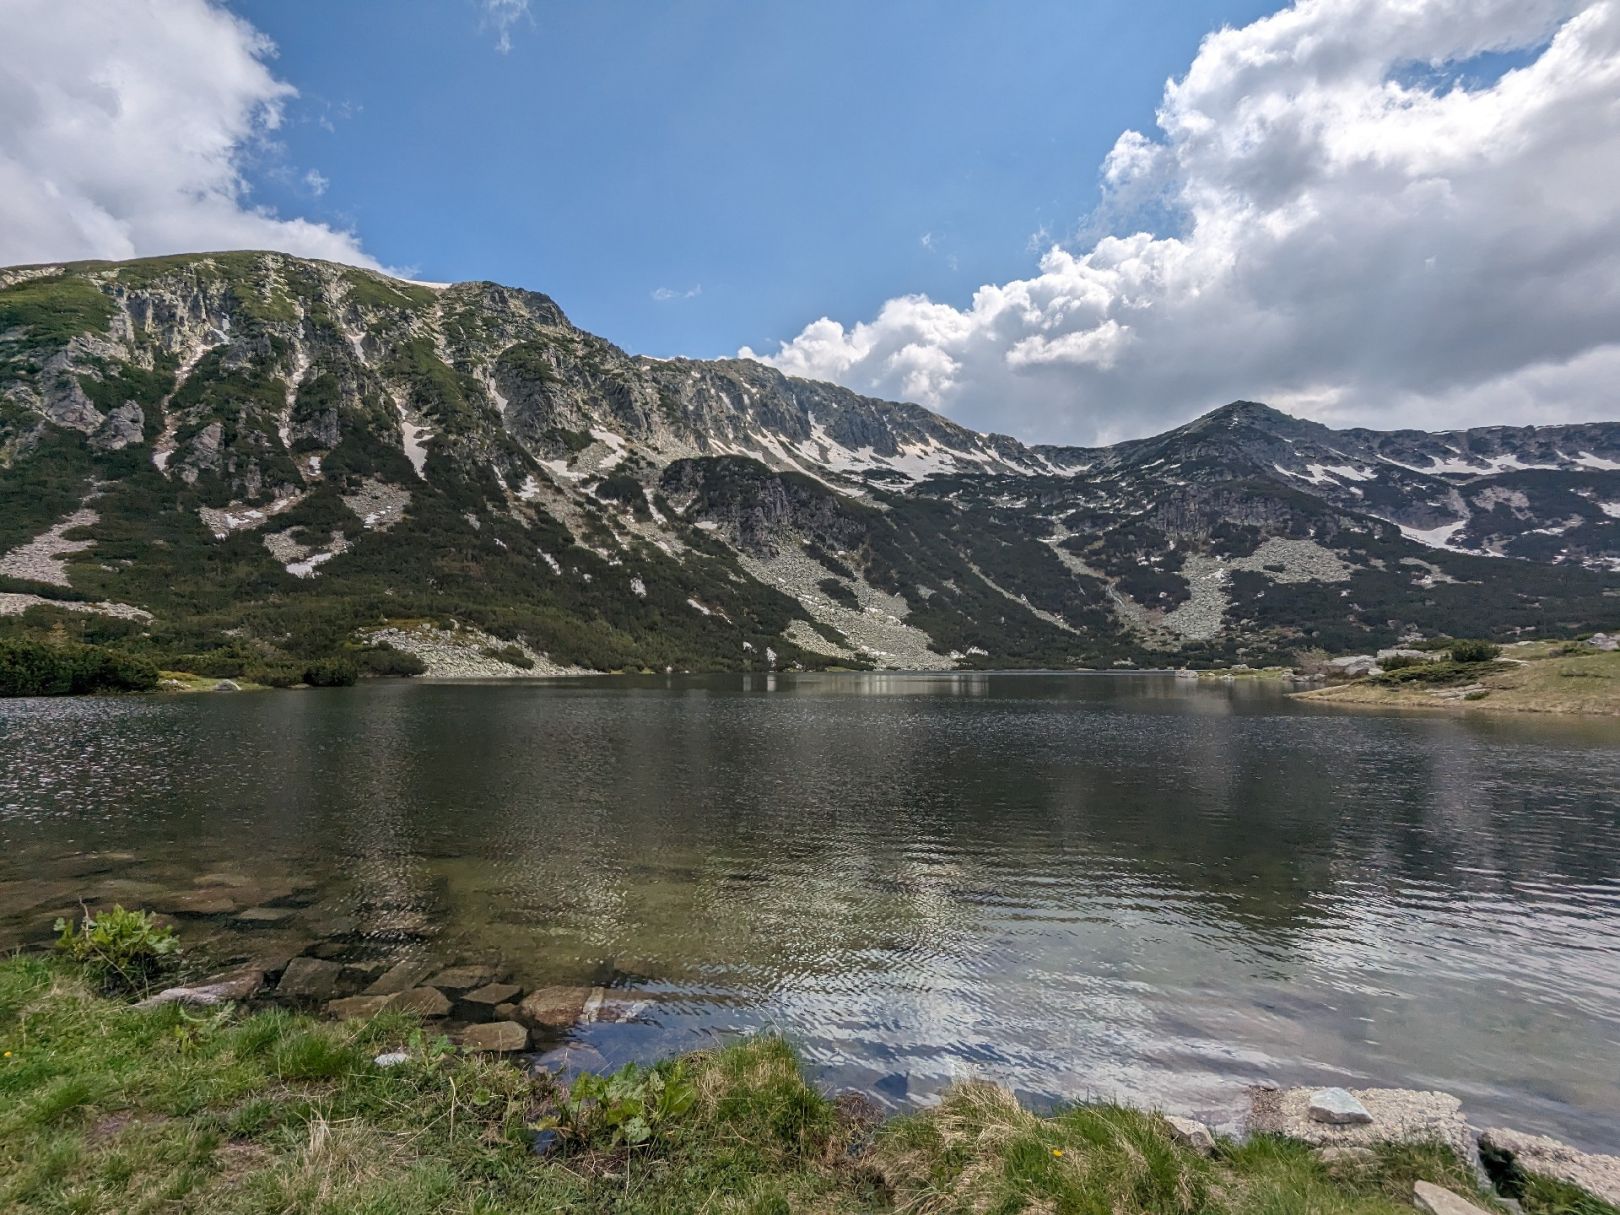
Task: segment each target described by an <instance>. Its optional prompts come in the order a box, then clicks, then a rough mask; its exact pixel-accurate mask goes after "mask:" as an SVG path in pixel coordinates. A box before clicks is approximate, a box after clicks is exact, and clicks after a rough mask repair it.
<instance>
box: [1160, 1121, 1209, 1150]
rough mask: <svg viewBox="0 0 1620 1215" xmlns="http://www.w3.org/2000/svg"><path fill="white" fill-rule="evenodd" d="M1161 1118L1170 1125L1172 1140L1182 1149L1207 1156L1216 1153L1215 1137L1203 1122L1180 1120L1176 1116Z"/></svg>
mask: <svg viewBox="0 0 1620 1215" xmlns="http://www.w3.org/2000/svg"><path fill="white" fill-rule="evenodd" d="M1161 1117H1162V1118H1163V1119H1164V1120H1165V1121H1166V1122H1168V1123H1169V1124H1170V1138H1172V1139H1174V1140H1175V1141H1176V1142H1177V1143H1179V1144H1181V1146H1182V1147H1186V1148H1191V1149H1192V1150H1193V1151H1195V1152H1202V1153H1203V1154H1204V1155H1206V1156H1208V1155H1209V1154H1211V1153H1212V1152H1214V1150H1215V1136H1214V1135H1213V1134H1211V1133H1210V1129H1209V1128H1208V1127H1207V1126H1205V1125H1204V1124H1203V1123H1202V1122H1199V1121H1198V1120H1197V1119H1195V1118H1178V1117H1177V1116H1176V1115H1175V1114H1163V1115H1161Z"/></svg>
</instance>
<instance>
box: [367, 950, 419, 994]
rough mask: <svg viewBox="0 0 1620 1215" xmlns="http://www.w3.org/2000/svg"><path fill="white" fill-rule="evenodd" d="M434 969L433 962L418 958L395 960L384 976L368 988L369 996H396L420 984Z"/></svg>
mask: <svg viewBox="0 0 1620 1215" xmlns="http://www.w3.org/2000/svg"><path fill="white" fill-rule="evenodd" d="M432 970H433V963H431V962H424V961H421V960H420V959H417V958H406V959H405V960H404V961H403V962H395V963H394V964H393V966H391V967H389V968H388V969H387V970H386V971H384V972H383V974H382V976H381V977H380V978H378V979H377V981H376V982H374V983H372V984H371V986H370V987H367V988H366V995H368V996H396V995H398V994H399V993H400V992H402V991H409V990H410V989H411V988H413V987H416V986H418V985H419V984H420V983H421V982H422V980H423V979H425V978H427V977H428V975H429V974H430V973H431V972H432Z"/></svg>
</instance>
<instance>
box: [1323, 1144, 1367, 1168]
mask: <svg viewBox="0 0 1620 1215" xmlns="http://www.w3.org/2000/svg"><path fill="white" fill-rule="evenodd" d="M1316 1158H1317V1159H1318V1160H1320V1161H1321V1162H1322V1163H1323V1164H1347V1165H1358V1166H1359V1165H1368V1164H1371V1163H1372V1162H1373V1161H1375V1160H1377V1159H1378V1153H1377V1152H1375V1151H1373V1150H1372V1148H1368V1147H1324V1148H1317V1149H1316Z"/></svg>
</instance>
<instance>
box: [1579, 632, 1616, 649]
mask: <svg viewBox="0 0 1620 1215" xmlns="http://www.w3.org/2000/svg"><path fill="white" fill-rule="evenodd" d="M1587 641H1588V644H1590V645H1591V646H1592V648H1593V649H1595V650H1602V651H1604V652H1605V653H1609V652H1611V651H1614V650H1620V637H1612V636H1610V635H1609V634H1608V633H1593V634H1592V636H1591V637H1589V638H1588V639H1587Z"/></svg>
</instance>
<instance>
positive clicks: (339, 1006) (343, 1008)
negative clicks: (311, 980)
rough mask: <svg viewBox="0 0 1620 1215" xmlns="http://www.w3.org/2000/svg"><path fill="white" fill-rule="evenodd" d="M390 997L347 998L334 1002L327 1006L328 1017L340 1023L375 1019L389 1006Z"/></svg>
mask: <svg viewBox="0 0 1620 1215" xmlns="http://www.w3.org/2000/svg"><path fill="white" fill-rule="evenodd" d="M391 998H392V997H390V996H347V997H345V998H344V999H342V1000H333V1001H331V1002H330V1003H329V1004H327V1006H326V1012H327V1015H328V1016H331V1017H336V1018H337V1019H338V1020H339V1021H359V1020H363V1019H365V1018H367V1017H375V1016H376V1015H377V1014H378V1013H380V1012H381V1011H382V1010H383V1008H384V1007H385V1006H386V1005H387V1003H388V1001H389V1000H390V999H391Z"/></svg>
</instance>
